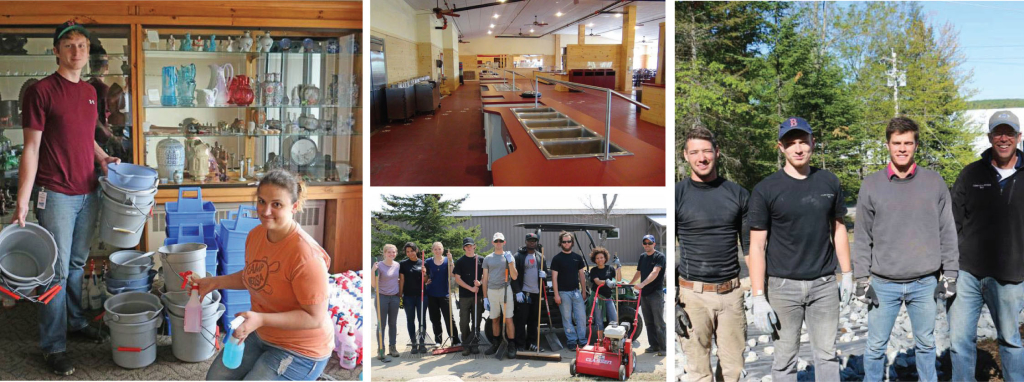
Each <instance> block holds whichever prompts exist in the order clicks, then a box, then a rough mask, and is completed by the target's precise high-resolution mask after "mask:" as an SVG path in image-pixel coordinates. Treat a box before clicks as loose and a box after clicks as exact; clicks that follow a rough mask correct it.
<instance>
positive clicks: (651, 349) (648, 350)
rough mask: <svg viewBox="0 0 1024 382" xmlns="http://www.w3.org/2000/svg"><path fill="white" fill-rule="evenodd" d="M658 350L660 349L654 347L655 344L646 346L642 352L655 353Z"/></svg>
mask: <svg viewBox="0 0 1024 382" xmlns="http://www.w3.org/2000/svg"><path fill="white" fill-rule="evenodd" d="M658 350H660V349H658V348H657V347H655V346H650V347H648V348H647V349H644V353H647V354H650V353H657V352H658Z"/></svg>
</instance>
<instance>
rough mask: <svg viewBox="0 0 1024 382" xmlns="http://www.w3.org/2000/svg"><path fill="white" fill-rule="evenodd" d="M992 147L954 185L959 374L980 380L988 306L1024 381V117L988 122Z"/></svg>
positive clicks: (953, 322)
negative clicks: (1023, 314)
mask: <svg viewBox="0 0 1024 382" xmlns="http://www.w3.org/2000/svg"><path fill="white" fill-rule="evenodd" d="M988 127H989V132H988V140H989V142H990V143H992V148H990V149H988V150H985V152H984V153H982V154H981V160H979V161H977V162H974V163H971V164H969V165H967V167H964V169H963V171H961V172H960V176H959V177H958V178H957V180H956V184H954V185H953V192H952V197H953V217H954V219H955V220H956V230H957V234H958V238H959V245H960V273H959V277H957V287H958V291H957V294H956V296H955V297H954V298H953V299H952V302H947V303H946V305H948V306H949V339H950V345H951V346H950V350H951V355H952V361H953V380H954V381H962V380H973V379H974V369H975V366H976V362H977V351H978V349H977V347H976V346H977V345H976V344H977V343H976V339H977V337H978V317H979V316H980V315H981V305H982V304H984V305H988V310H989V311H990V312H992V321H993V323H994V324H995V327H996V333H997V334H998V337H999V354H1000V356H1001V357H1002V367H1003V379H1005V380H1007V381H1024V346H1022V344H1021V335H1020V332H1019V331H1018V330H1019V328H1020V324H1021V323H1020V319H1019V316H1018V314H1019V313H1020V311H1021V309H1024V285H1022V284H1024V235H1021V230H1024V181H1022V184H1021V186H1022V187H1016V183H1017V180H1020V179H1019V178H1020V177H1021V176H1022V175H1021V173H1020V171H1021V169H1022V167H1024V164H1022V162H1024V160H1022V158H1021V157H1022V156H1024V152H1021V151H1020V150H1017V145H1018V144H1019V142H1020V138H1021V134H1020V121H1019V120H1018V119H1017V116H1016V115H1014V114H1013V113H1011V112H1009V111H1006V110H1003V111H997V112H995V113H994V114H993V115H992V117H991V118H990V119H989V121H988Z"/></svg>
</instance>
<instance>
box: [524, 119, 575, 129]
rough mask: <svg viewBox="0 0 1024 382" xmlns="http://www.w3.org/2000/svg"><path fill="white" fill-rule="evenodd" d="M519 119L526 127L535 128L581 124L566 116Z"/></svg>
mask: <svg viewBox="0 0 1024 382" xmlns="http://www.w3.org/2000/svg"><path fill="white" fill-rule="evenodd" d="M520 121H521V122H522V123H523V126H526V128H527V129H535V128H538V127H577V126H582V125H580V124H579V123H577V122H576V121H573V120H571V119H568V118H559V119H527V120H520Z"/></svg>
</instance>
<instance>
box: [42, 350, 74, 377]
mask: <svg viewBox="0 0 1024 382" xmlns="http://www.w3.org/2000/svg"><path fill="white" fill-rule="evenodd" d="M43 360H44V361H46V367H47V368H49V369H50V371H52V372H53V373H54V374H57V375H62V376H68V375H71V374H72V373H74V372H75V365H72V364H71V359H70V358H68V353H67V352H60V353H53V354H45V355H43Z"/></svg>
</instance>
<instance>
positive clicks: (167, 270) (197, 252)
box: [157, 243, 206, 292]
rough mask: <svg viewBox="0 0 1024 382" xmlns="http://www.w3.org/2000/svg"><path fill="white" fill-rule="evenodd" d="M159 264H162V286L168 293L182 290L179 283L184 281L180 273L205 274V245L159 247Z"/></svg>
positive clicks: (183, 244) (191, 244) (188, 244)
mask: <svg viewBox="0 0 1024 382" xmlns="http://www.w3.org/2000/svg"><path fill="white" fill-rule="evenodd" d="M157 252H158V253H160V263H161V264H163V265H162V266H161V268H162V269H163V278H164V285H166V286H167V291H168V292H180V291H182V290H183V288H182V286H181V283H182V282H184V281H185V279H184V278H182V277H181V274H182V273H185V272H188V271H192V274H196V275H205V274H206V244H200V243H182V244H172V245H166V246H163V247H160V249H158V250H157Z"/></svg>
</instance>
